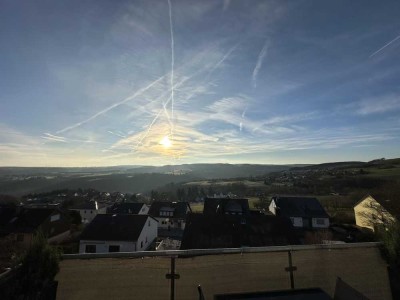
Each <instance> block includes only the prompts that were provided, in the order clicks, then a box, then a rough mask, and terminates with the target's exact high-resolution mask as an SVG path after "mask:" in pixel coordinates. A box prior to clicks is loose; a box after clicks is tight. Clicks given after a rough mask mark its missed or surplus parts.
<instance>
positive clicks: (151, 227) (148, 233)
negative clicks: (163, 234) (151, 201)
mask: <svg viewBox="0 0 400 300" xmlns="http://www.w3.org/2000/svg"><path fill="white" fill-rule="evenodd" d="M157 224H158V222H157V221H156V220H154V219H153V218H151V217H148V218H147V220H146V224H145V225H144V227H143V230H142V232H141V233H140V235H139V238H138V241H137V250H136V251H142V250H147V248H148V247H149V246H150V244H151V243H152V242H153V241H154V240H155V239H156V238H157V229H158V228H157ZM146 238H147V242H146ZM142 242H143V247H142Z"/></svg>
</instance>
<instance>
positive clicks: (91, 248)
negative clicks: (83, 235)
mask: <svg viewBox="0 0 400 300" xmlns="http://www.w3.org/2000/svg"><path fill="white" fill-rule="evenodd" d="M85 253H96V245H86V247H85Z"/></svg>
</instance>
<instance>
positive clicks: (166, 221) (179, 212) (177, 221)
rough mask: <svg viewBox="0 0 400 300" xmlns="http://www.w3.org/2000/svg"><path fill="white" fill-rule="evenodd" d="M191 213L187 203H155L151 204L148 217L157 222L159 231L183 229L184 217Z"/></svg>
mask: <svg viewBox="0 0 400 300" xmlns="http://www.w3.org/2000/svg"><path fill="white" fill-rule="evenodd" d="M189 212H192V210H191V208H190V205H189V203H188V202H165V201H155V202H153V203H152V204H151V206H150V210H149V215H150V216H152V217H153V218H155V219H156V220H157V221H158V227H159V228H160V229H167V230H171V229H181V230H183V229H185V224H186V216H187V214H188V213H189Z"/></svg>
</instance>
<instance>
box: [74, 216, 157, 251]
mask: <svg viewBox="0 0 400 300" xmlns="http://www.w3.org/2000/svg"><path fill="white" fill-rule="evenodd" d="M156 238H157V220H156V219H154V218H152V217H150V216H148V215H132V214H126V215H121V214H99V215H97V216H96V217H95V218H94V219H93V221H92V222H90V223H89V224H88V225H87V226H86V228H85V229H84V231H83V232H82V234H81V237H80V241H79V253H109V252H136V251H144V250H148V249H149V248H150V247H151V246H152V245H154V243H155V240H156Z"/></svg>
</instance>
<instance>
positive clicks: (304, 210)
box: [272, 196, 329, 218]
mask: <svg viewBox="0 0 400 300" xmlns="http://www.w3.org/2000/svg"><path fill="white" fill-rule="evenodd" d="M272 200H274V201H275V204H276V206H277V207H279V213H280V215H282V216H287V217H306V218H329V216H328V214H327V213H326V211H325V209H324V208H323V207H322V205H321V203H319V201H318V200H317V198H313V197H295V196H276V197H272Z"/></svg>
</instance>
